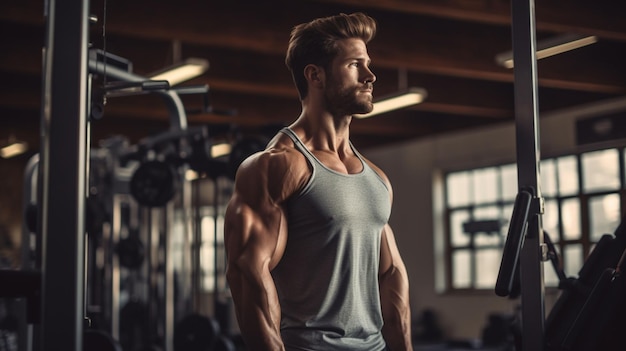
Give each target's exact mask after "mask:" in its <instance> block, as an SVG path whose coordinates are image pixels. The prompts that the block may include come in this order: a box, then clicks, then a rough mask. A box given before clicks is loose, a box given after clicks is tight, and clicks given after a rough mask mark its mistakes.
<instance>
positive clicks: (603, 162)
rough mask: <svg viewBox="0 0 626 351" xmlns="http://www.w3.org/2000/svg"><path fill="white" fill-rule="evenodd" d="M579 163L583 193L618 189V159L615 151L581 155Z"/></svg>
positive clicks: (609, 150)
mask: <svg viewBox="0 0 626 351" xmlns="http://www.w3.org/2000/svg"><path fill="white" fill-rule="evenodd" d="M581 162H582V169H583V189H584V191H585V192H589V191H597V190H614V189H618V188H619V186H620V181H619V157H618V154H617V150H616V149H608V150H602V151H594V152H588V153H585V154H582V156H581Z"/></svg>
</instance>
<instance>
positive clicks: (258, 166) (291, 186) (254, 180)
mask: <svg viewBox="0 0 626 351" xmlns="http://www.w3.org/2000/svg"><path fill="white" fill-rule="evenodd" d="M285 138H286V140H285V139H284V138H282V137H277V138H274V140H272V141H271V142H270V144H269V145H268V147H267V148H266V149H265V150H263V151H260V152H257V153H256V154H253V155H252V156H250V157H248V158H247V159H246V160H244V162H243V163H242V164H241V166H240V167H239V171H238V172H237V178H236V183H238V186H239V187H243V188H250V187H252V188H256V189H257V190H255V191H254V192H256V191H258V190H259V189H267V190H268V191H269V193H270V195H271V196H272V198H274V199H275V200H278V201H279V202H280V200H281V199H282V200H284V199H286V198H288V197H289V196H290V195H291V194H293V193H295V192H297V191H298V190H299V189H300V188H301V187H302V186H303V185H304V184H305V183H306V181H307V180H308V178H309V176H310V169H309V166H308V163H307V161H306V158H305V157H304V155H302V153H301V152H300V151H298V150H297V149H296V148H295V146H294V144H293V142H292V141H291V139H289V137H287V136H285Z"/></svg>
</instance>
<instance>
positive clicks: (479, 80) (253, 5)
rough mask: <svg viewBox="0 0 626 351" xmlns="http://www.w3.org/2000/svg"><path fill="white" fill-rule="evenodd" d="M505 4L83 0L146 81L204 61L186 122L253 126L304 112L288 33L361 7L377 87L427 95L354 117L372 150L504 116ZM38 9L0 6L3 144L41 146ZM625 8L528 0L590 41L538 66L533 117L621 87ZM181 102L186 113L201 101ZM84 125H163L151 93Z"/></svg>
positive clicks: (507, 84)
mask: <svg viewBox="0 0 626 351" xmlns="http://www.w3.org/2000/svg"><path fill="white" fill-rule="evenodd" d="M510 8H511V3H510V1H504V0H473V1H471V0H310V1H258V0H257V1H248V0H227V1H208V0H203V1H200V0H196V1H190V0H177V1H171V0H108V1H107V2H106V4H105V3H104V1H103V0H97V1H92V2H91V3H90V12H91V13H93V14H94V15H96V16H97V17H98V22H97V23H95V24H93V25H91V27H90V33H89V38H90V39H89V41H90V43H91V44H92V46H93V47H95V48H100V49H104V50H106V51H107V52H110V53H112V54H115V55H118V56H121V57H123V58H126V59H128V60H130V61H131V62H132V63H133V69H134V73H135V74H138V75H142V76H143V75H148V74H149V73H151V72H154V71H157V70H159V69H161V68H163V67H166V66H168V65H171V64H172V63H174V62H175V61H177V60H180V59H186V58H190V57H199V58H205V59H207V60H208V61H209V62H210V68H209V70H208V71H207V73H205V74H204V75H202V76H201V77H199V78H196V79H194V80H192V81H189V82H187V83H185V84H189V85H203V84H208V85H209V87H210V92H209V98H210V100H209V101H210V104H211V107H212V108H213V111H214V112H213V113H191V112H190V113H189V114H188V116H187V118H188V121H189V124H190V125H196V124H197V125H209V126H210V128H211V126H218V125H220V126H223V125H230V126H236V127H238V128H241V129H242V130H255V129H258V128H262V127H264V126H268V125H274V126H275V125H285V124H288V123H289V122H291V121H292V120H293V119H294V118H296V117H297V116H298V114H299V113H300V103H299V101H298V98H297V94H296V90H295V88H294V86H293V83H292V81H291V76H290V75H289V72H288V71H287V69H286V68H285V65H284V54H285V50H286V47H287V42H288V38H289V33H290V30H291V28H292V27H293V26H294V25H296V24H299V23H302V22H305V21H308V20H310V19H312V18H314V17H318V16H327V15H333V14H337V13H340V12H344V13H351V12H356V11H361V12H365V13H367V14H369V15H371V16H372V17H374V18H375V19H376V20H377V22H378V24H379V30H378V35H377V37H376V38H375V39H374V40H373V41H372V42H371V43H370V45H369V53H370V56H371V57H372V60H373V63H372V68H373V71H374V73H375V74H376V75H377V78H378V80H377V82H376V84H375V96H383V95H386V94H389V93H393V92H396V91H397V90H398V89H399V88H401V87H403V86H417V87H422V88H424V89H426V90H427V91H428V97H427V99H426V101H424V102H423V103H422V104H419V105H417V106H415V107H412V108H408V109H404V110H401V111H395V112H391V113H388V114H384V115H379V116H376V117H373V118H370V119H365V120H355V121H353V123H352V134H351V137H352V140H353V142H354V143H355V144H357V146H360V147H369V146H376V145H384V144H389V143H394V142H398V141H403V140H409V139H417V138H422V137H427V136H432V135H437V134H441V133H446V132H449V131H454V130H461V129H468V128H474V127H478V126H485V125H489V124H496V123H502V122H509V121H512V120H513V119H514V101H513V71H512V70H511V69H506V68H503V67H501V66H499V65H498V64H497V63H496V61H495V56H496V55H497V54H498V53H501V52H504V51H509V50H511V45H512V44H511V16H510V11H511V10H510ZM43 9H44V1H43V0H20V1H2V2H1V4H0V28H1V30H0V33H1V36H2V49H1V50H2V54H1V55H0V78H1V82H2V84H1V85H0V89H1V92H0V140H5V139H7V138H8V136H9V135H10V134H12V135H14V136H16V137H17V138H21V139H26V140H28V141H30V142H31V143H32V144H34V145H37V144H38V138H39V119H40V106H41V104H40V99H41V49H42V46H43V39H44V35H45V28H44V22H45V21H44V17H43ZM105 9H106V11H105ZM624 9H625V5H624V4H623V2H620V1H603V0H600V1H593V2H591V1H582V0H581V1H578V0H550V1H545V0H543V1H537V2H536V4H535V14H536V29H537V39H538V41H541V40H543V39H545V38H550V37H553V36H556V35H559V34H564V33H577V34H584V35H595V36H597V37H598V42H597V43H595V44H593V45H590V46H587V47H584V48H581V49H577V50H574V51H571V52H568V53H564V54H560V55H557V56H553V57H550V58H546V59H543V60H540V61H539V62H538V78H539V79H538V86H539V89H538V91H539V98H538V101H539V110H540V113H543V112H546V111H553V110H558V109H563V108H569V107H574V106H577V105H581V104H586V103H591V102H597V101H603V100H607V99H613V98H616V97H622V96H624V95H626V20H624V15H625V14H626V11H624ZM184 101H185V104H186V107H187V108H188V109H189V110H190V111H191V110H197V109H198V107H200V106H201V102H202V99H201V97H200V96H194V95H192V96H185V97H184ZM224 112H235V113H230V114H229V113H224ZM91 128H92V139H93V140H99V139H102V138H106V137H108V136H110V135H113V134H120V135H125V136H127V137H128V138H130V139H131V140H138V139H139V138H142V137H145V136H147V135H151V134H155V133H159V132H161V131H163V130H165V129H167V128H168V112H167V109H166V107H165V105H164V104H163V103H162V101H161V100H160V99H159V98H157V97H155V96H152V95H143V96H129V97H120V98H110V99H108V100H107V105H106V106H105V112H104V117H103V118H102V119H100V120H97V121H94V122H93V123H92V125H91ZM214 128H217V127H214Z"/></svg>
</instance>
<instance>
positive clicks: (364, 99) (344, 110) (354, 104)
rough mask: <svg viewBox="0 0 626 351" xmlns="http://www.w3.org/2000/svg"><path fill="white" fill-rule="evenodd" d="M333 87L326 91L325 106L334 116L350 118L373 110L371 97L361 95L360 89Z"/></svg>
mask: <svg viewBox="0 0 626 351" xmlns="http://www.w3.org/2000/svg"><path fill="white" fill-rule="evenodd" d="M331 86H335V87H336V88H334V89H329V90H327V91H326V93H325V96H326V105H327V108H328V110H329V111H330V112H331V113H332V114H333V115H334V116H352V115H356V114H363V113H368V112H371V111H372V109H373V108H374V104H373V103H372V96H371V95H369V94H363V93H361V90H362V89H363V88H362V87H358V86H356V87H355V86H350V87H346V86H337V85H334V84H331Z"/></svg>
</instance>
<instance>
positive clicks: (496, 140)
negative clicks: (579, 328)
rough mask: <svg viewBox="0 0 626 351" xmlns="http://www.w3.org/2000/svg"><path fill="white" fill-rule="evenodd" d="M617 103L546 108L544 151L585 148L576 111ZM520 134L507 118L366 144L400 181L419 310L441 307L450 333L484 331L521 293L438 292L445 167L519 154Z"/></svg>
mask: <svg viewBox="0 0 626 351" xmlns="http://www.w3.org/2000/svg"><path fill="white" fill-rule="evenodd" d="M615 109H621V110H626V100H624V99H622V100H619V101H612V102H607V103H605V104H602V105H594V106H584V107H579V108H576V109H571V110H568V111H560V112H558V113H551V114H544V115H543V116H542V118H541V123H540V127H539V134H540V140H541V142H540V149H541V155H542V157H543V156H556V155H560V154H564V153H571V152H576V151H578V149H577V147H576V145H575V121H576V119H577V118H579V117H584V116H592V115H596V114H598V113H599V112H601V111H614V110H615ZM375 118H384V117H383V116H379V117H375ZM355 123H358V121H356V122H355ZM515 134H516V133H515V125H514V123H507V124H501V125H498V126H495V127H489V128H484V129H480V130H472V131H469V132H463V133H454V134H447V135H444V136H439V137H432V138H425V139H421V140H418V141H414V142H407V143H399V144H397V145H392V146H388V147H384V148H380V149H376V150H364V151H363V153H364V155H365V156H366V157H368V158H369V159H370V160H372V161H373V162H374V163H376V164H377V165H378V166H380V167H381V168H382V169H383V170H384V171H385V172H386V173H387V175H388V176H389V178H390V180H391V182H392V185H393V188H394V207H393V210H392V215H391V220H390V223H391V226H392V228H393V229H394V233H395V235H396V240H397V242H398V246H399V248H400V251H401V254H402V256H403V258H404V261H405V264H406V266H407V269H408V272H409V280H410V284H411V303H412V311H413V315H414V316H417V315H418V314H419V313H420V312H421V311H422V310H423V309H424V308H432V309H434V310H435V311H436V312H437V314H438V317H439V322H440V324H441V325H442V326H443V327H444V330H445V333H446V336H447V337H449V338H455V339H466V338H479V337H480V335H481V331H482V328H483V327H484V326H485V324H486V322H487V317H488V315H489V314H490V313H492V312H503V313H513V310H514V307H515V306H516V305H517V304H519V300H514V301H511V300H508V299H506V298H502V297H499V296H496V295H495V293H489V292H487V293H486V294H472V295H471V296H468V295H458V294H457V295H454V294H445V293H438V292H437V287H438V286H440V285H441V280H442V279H443V276H442V274H441V273H439V272H436V269H435V264H434V263H435V262H436V261H437V260H439V261H441V260H442V259H443V247H442V243H441V240H442V237H443V235H444V228H443V213H442V207H443V198H442V195H441V194H442V184H441V181H442V179H441V174H442V172H443V171H447V170H458V169H465V168H472V167H478V166H488V165H494V164H500V163H508V162H515V160H516V144H515V143H516V140H515V139H516V135H515ZM556 298H557V295H556V294H555V293H552V294H547V295H546V297H545V302H546V313H547V311H549V308H550V307H551V306H552V304H553V303H554V301H555V300H556Z"/></svg>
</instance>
